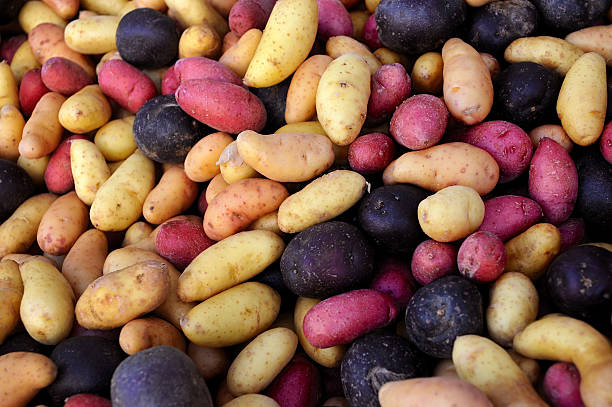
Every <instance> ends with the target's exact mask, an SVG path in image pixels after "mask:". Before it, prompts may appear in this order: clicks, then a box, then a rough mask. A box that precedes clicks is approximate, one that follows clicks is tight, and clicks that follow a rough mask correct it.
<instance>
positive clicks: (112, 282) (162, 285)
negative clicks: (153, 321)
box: [75, 261, 170, 329]
mask: <svg viewBox="0 0 612 407" xmlns="http://www.w3.org/2000/svg"><path fill="white" fill-rule="evenodd" d="M169 289H170V277H169V276H168V267H167V266H166V265H165V264H163V263H160V262H157V261H145V262H142V263H137V264H134V265H133V266H130V267H126V268H124V269H122V270H119V271H116V272H114V273H110V274H107V275H103V276H102V277H99V278H97V279H96V280H95V281H94V282H92V283H91V284H90V285H89V286H88V287H87V289H86V290H85V292H84V293H83V294H82V295H81V297H80V298H79V300H78V301H77V304H76V309H75V313H76V317H77V321H78V322H79V324H80V325H81V326H82V327H84V328H87V329H113V328H118V327H120V326H122V325H124V324H126V323H127V322H129V321H131V320H133V319H135V318H138V317H139V316H141V315H144V314H146V313H148V312H151V311H153V310H154V309H155V308H157V307H158V306H160V305H161V304H162V303H163V302H164V300H165V299H166V297H167V296H168V292H169Z"/></svg>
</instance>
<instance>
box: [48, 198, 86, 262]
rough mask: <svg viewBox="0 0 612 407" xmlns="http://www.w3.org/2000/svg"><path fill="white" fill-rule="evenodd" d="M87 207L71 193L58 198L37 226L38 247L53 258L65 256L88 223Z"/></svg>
mask: <svg viewBox="0 0 612 407" xmlns="http://www.w3.org/2000/svg"><path fill="white" fill-rule="evenodd" d="M88 215H89V211H88V208H87V206H85V204H84V203H83V202H81V200H80V199H79V197H78V196H77V194H76V193H75V192H74V191H73V192H69V193H67V194H66V195H64V196H61V197H59V198H58V199H56V200H55V201H53V203H52V204H51V206H50V207H49V209H47V211H46V212H45V214H44V215H43V217H42V219H41V221H40V225H39V226H38V232H37V241H38V246H39V247H40V248H41V249H42V250H43V251H44V252H45V253H49V254H52V255H54V256H61V255H63V254H67V253H68V252H69V251H70V249H71V248H72V246H73V245H74V243H75V242H76V240H77V239H78V238H79V236H80V235H81V234H82V233H83V232H85V230H86V229H87V225H88V223H89V216H88Z"/></svg>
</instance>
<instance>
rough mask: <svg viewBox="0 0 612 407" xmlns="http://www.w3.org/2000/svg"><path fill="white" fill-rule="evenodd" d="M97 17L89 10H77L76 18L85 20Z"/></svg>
mask: <svg viewBox="0 0 612 407" xmlns="http://www.w3.org/2000/svg"><path fill="white" fill-rule="evenodd" d="M97 15H99V14H98V13H96V12H95V11H91V10H79V14H78V18H87V17H93V16H97Z"/></svg>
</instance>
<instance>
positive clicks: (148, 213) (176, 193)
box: [142, 166, 198, 225]
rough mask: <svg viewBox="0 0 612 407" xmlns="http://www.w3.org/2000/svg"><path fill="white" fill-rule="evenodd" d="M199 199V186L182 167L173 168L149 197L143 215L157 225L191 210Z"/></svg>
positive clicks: (164, 175) (165, 174)
mask: <svg viewBox="0 0 612 407" xmlns="http://www.w3.org/2000/svg"><path fill="white" fill-rule="evenodd" d="M197 197H198V185H197V184H196V183H195V182H193V181H192V180H191V179H189V178H188V177H187V175H186V174H185V170H183V169H182V168H181V167H178V166H172V167H170V168H169V169H168V170H167V171H166V172H164V174H163V175H162V177H161V179H160V180H159V183H158V184H157V185H156V186H155V188H153V189H152V190H151V192H149V194H148V195H147V197H146V199H145V201H144V204H143V209H142V215H143V216H144V218H145V219H146V220H147V222H149V223H152V224H154V225H157V224H160V223H162V222H164V221H166V220H168V219H170V218H171V217H173V216H176V215H179V214H181V213H183V212H184V211H185V210H187V209H189V207H190V206H191V205H192V204H193V203H194V202H195V200H196V198H197Z"/></svg>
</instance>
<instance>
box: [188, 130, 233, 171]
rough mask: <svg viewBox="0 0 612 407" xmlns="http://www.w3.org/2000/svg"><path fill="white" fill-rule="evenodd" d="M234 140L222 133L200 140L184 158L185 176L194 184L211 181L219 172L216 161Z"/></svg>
mask: <svg viewBox="0 0 612 407" xmlns="http://www.w3.org/2000/svg"><path fill="white" fill-rule="evenodd" d="M233 141H234V138H233V137H232V136H230V135H229V134H227V133H223V132H222V131H219V132H216V133H212V134H209V135H207V136H204V137H203V138H201V139H200V140H199V141H198V142H197V143H195V144H194V146H193V147H192V148H191V150H189V152H188V153H187V157H185V163H184V165H185V174H187V176H188V177H189V179H190V180H192V181H195V182H205V181H209V180H211V179H212V178H213V177H214V176H215V175H217V174H219V173H220V172H221V170H220V168H219V165H218V164H217V160H219V157H221V153H222V152H223V150H224V149H225V147H227V146H228V145H229V144H230V143H232V142H233Z"/></svg>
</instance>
